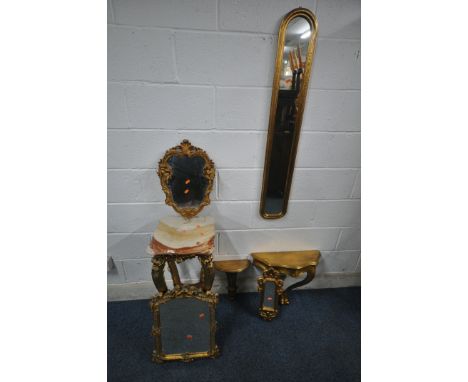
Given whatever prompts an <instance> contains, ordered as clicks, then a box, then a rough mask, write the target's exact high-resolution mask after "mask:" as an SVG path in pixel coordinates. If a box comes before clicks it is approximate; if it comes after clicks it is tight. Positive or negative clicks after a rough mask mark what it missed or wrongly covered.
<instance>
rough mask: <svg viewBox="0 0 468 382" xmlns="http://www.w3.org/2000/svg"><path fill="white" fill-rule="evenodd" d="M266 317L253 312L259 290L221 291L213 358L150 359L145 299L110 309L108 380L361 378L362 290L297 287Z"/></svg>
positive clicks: (225, 381)
mask: <svg viewBox="0 0 468 382" xmlns="http://www.w3.org/2000/svg"><path fill="white" fill-rule="evenodd" d="M289 297H290V301H291V304H290V305H287V306H282V307H281V311H280V316H279V317H277V318H276V319H275V320H273V321H271V322H266V321H263V320H261V319H260V318H259V316H258V315H257V309H258V304H259V295H258V293H244V294H238V295H237V297H236V301H234V302H231V301H229V300H228V299H227V297H226V295H221V296H220V302H219V304H218V306H217V310H216V317H217V321H218V331H217V335H216V342H217V344H218V346H219V348H220V350H221V355H220V356H219V357H218V358H217V359H203V360H195V361H193V362H191V363H182V362H167V363H164V364H155V363H152V362H151V352H152V350H153V339H152V337H151V334H150V333H151V312H150V308H149V302H148V300H139V301H123V302H110V303H108V308H107V321H108V331H107V348H108V381H109V382H118V381H122V382H124V381H125V382H140V381H141V382H146V381H148V382H150V381H151V382H166V381H174V382H179V381H180V382H185V381H187V382H198V381H200V382H201V381H203V382H211V381H223V382H229V381H236V382H244V381H247V382H250V381H252V382H253V381H268V382H276V381H317V382H322V381H323V382H329V381H330V382H331V381H339V382H347V381H350V382H351V381H359V380H360V366H361V355H360V354H361V343H360V338H361V327H360V318H361V313H360V311H361V290H360V288H339V289H315V290H301V291H294V292H292V293H290V295H289Z"/></svg>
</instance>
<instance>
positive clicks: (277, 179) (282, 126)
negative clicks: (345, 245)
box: [260, 8, 318, 219]
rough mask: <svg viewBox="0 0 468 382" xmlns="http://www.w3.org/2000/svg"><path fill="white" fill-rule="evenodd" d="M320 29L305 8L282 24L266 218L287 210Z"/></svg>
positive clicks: (265, 193) (272, 112)
mask: <svg viewBox="0 0 468 382" xmlns="http://www.w3.org/2000/svg"><path fill="white" fill-rule="evenodd" d="M317 28H318V25H317V19H316V18H315V15H314V14H313V13H312V12H311V11H309V10H308V9H305V8H297V9H294V10H292V11H291V12H289V13H288V14H287V15H286V16H285V17H284V18H283V21H282V22H281V25H280V29H279V34H278V51H277V54H276V69H275V76H274V78H273V90H272V94H271V106H270V121H269V125H268V139H267V145H266V154H265V167H264V170H263V187H262V197H261V202H260V214H261V215H262V216H263V217H264V218H265V219H278V218H280V217H282V216H284V215H285V214H286V211H287V207H288V200H289V190H290V188H291V181H292V176H293V172H294V162H295V159H296V150H297V144H298V142H299V135H300V130H301V124H302V114H303V112H304V105H305V101H306V96H307V88H308V86H309V77H310V72H311V70H312V61H313V59H314V52H315V42H316V38H317Z"/></svg>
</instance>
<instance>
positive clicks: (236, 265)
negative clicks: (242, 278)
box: [213, 260, 250, 273]
mask: <svg viewBox="0 0 468 382" xmlns="http://www.w3.org/2000/svg"><path fill="white" fill-rule="evenodd" d="M213 263H214V267H215V269H216V270H218V271H220V272H228V273H240V272H242V271H244V270H246V269H247V268H248V267H249V265H250V261H249V260H224V261H214V262H213Z"/></svg>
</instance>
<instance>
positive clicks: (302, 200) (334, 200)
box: [107, 198, 361, 206]
mask: <svg viewBox="0 0 468 382" xmlns="http://www.w3.org/2000/svg"><path fill="white" fill-rule="evenodd" d="M360 200H361V199H355V198H343V199H290V200H289V202H290V203H295V202H299V203H304V202H346V201H352V202H358V201H360ZM211 203H213V204H224V203H226V204H236V203H249V204H254V203H260V202H259V201H258V199H256V200H212V201H211ZM141 204H151V205H166V204H165V203H164V201H163V200H162V201H158V202H107V205H108V206H112V205H141Z"/></svg>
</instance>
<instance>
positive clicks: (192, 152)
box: [158, 139, 215, 219]
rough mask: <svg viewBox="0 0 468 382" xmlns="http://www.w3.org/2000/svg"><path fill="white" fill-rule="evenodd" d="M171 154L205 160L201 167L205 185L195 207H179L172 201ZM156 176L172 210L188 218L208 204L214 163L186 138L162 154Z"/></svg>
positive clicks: (213, 175)
mask: <svg viewBox="0 0 468 382" xmlns="http://www.w3.org/2000/svg"><path fill="white" fill-rule="evenodd" d="M173 156H181V157H183V156H187V157H189V158H191V157H201V158H203V159H204V161H205V165H204V167H203V176H204V177H205V178H206V180H207V187H206V191H205V193H204V195H203V199H202V201H201V203H200V204H199V205H197V206H196V207H180V206H179V205H177V203H176V202H175V201H174V197H173V195H172V191H171V189H170V187H169V181H170V179H171V178H172V175H173V174H172V167H171V165H170V164H169V160H170V158H171V157H173ZM158 176H159V179H160V181H161V187H162V189H163V191H164V194H165V195H166V201H165V202H166V204H167V205H169V206H171V207H172V208H174V210H176V212H177V213H179V214H180V215H182V216H183V217H184V218H186V219H190V218H192V217H194V216H196V215H197V214H198V213H199V212H200V211H201V210H202V209H203V207H205V206H206V205H208V204H210V193H211V191H212V189H213V180H214V177H215V166H214V163H213V161H212V160H211V159H210V157H209V156H208V154H207V153H206V152H205V151H204V150H202V149H200V148H199V147H195V146H192V144H191V143H190V141H188V140H187V139H184V140H183V141H182V142H181V143H180V144H179V145H178V146H175V147H172V148H170V149H169V150H167V151H166V153H165V154H164V156H163V157H162V158H161V160H160V161H159V166H158Z"/></svg>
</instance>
